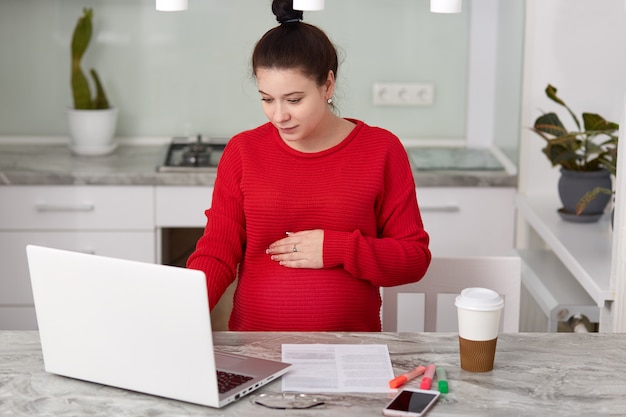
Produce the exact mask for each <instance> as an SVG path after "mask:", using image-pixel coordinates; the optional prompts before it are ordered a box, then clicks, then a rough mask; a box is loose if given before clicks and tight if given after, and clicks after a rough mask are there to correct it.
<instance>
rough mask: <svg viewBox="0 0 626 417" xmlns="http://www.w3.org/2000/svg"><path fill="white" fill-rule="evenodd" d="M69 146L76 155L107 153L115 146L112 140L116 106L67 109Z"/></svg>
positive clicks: (115, 125) (115, 123)
mask: <svg viewBox="0 0 626 417" xmlns="http://www.w3.org/2000/svg"><path fill="white" fill-rule="evenodd" d="M67 122H68V128H69V132H70V139H71V144H70V147H71V149H72V151H73V152H74V153H75V154H78V155H107V154H110V153H111V152H113V151H114V150H115V148H117V142H116V141H115V140H114V136H115V129H116V127H117V108H111V109H103V110H76V109H72V108H70V109H68V110H67Z"/></svg>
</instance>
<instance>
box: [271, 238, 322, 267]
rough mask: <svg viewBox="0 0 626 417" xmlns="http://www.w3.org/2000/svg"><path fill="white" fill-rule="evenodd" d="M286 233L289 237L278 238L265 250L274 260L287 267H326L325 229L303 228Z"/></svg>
mask: <svg viewBox="0 0 626 417" xmlns="http://www.w3.org/2000/svg"><path fill="white" fill-rule="evenodd" d="M286 234H287V237H284V238H282V239H279V240H277V241H276V242H274V243H272V244H271V245H270V246H269V248H267V249H266V250H265V253H267V254H268V255H270V259H271V260H272V261H275V262H278V263H279V264H280V265H282V266H285V267H287V268H310V269H321V268H323V267H324V259H323V257H322V250H323V247H324V231H323V230H321V229H316V230H303V231H300V232H287V233H286Z"/></svg>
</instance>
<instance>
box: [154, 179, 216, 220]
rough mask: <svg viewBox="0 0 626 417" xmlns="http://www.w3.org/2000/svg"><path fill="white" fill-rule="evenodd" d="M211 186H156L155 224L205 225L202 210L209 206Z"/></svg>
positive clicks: (211, 192) (211, 194) (211, 193)
mask: <svg viewBox="0 0 626 417" xmlns="http://www.w3.org/2000/svg"><path fill="white" fill-rule="evenodd" d="M212 196H213V187H208V186H184V187H183V186H158V187H156V190H155V218H156V226H157V227H159V228H164V227H202V228H204V226H205V225H206V216H205V215H204V211H205V210H206V209H208V208H209V207H211V197H212Z"/></svg>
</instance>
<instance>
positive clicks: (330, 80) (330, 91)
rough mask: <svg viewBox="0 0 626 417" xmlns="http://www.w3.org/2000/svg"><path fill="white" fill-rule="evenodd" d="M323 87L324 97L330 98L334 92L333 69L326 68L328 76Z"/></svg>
mask: <svg viewBox="0 0 626 417" xmlns="http://www.w3.org/2000/svg"><path fill="white" fill-rule="evenodd" d="M324 87H325V88H326V98H327V99H329V98H331V97H332V96H333V94H334V92H335V73H334V72H333V70H328V76H327V77H326V82H325V83H324Z"/></svg>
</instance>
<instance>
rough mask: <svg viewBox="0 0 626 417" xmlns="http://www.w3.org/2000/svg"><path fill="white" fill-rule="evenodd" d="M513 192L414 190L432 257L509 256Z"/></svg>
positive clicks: (507, 189)
mask: <svg viewBox="0 0 626 417" xmlns="http://www.w3.org/2000/svg"><path fill="white" fill-rule="evenodd" d="M515 193H516V191H515V188H512V187H418V188H417V200H418V203H419V206H420V211H421V214H422V220H423V222H424V228H425V229H426V231H427V232H428V234H429V235H430V249H431V252H432V253H433V256H479V255H511V253H512V252H513V248H514V243H515V241H514V230H515Z"/></svg>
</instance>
